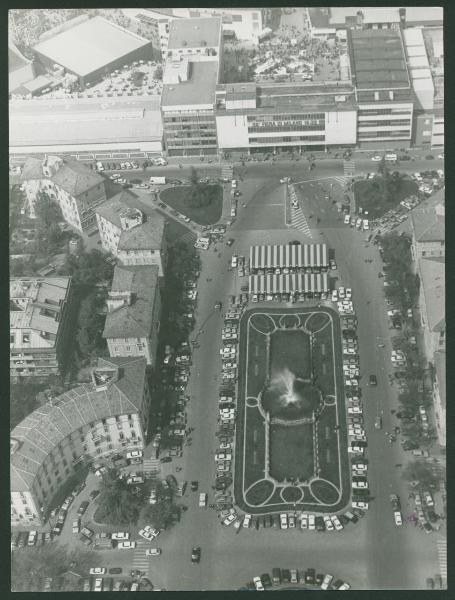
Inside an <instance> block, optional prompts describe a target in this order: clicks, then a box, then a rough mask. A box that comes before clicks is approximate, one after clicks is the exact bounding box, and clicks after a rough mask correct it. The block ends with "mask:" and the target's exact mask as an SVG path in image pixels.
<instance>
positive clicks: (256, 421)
mask: <svg viewBox="0 0 455 600" xmlns="http://www.w3.org/2000/svg"><path fill="white" fill-rule="evenodd" d="M245 452H246V455H247V457H248V460H247V461H246V464H245V488H248V487H249V486H250V485H251V484H252V483H254V482H255V481H257V480H258V479H262V478H263V477H264V466H265V456H264V452H265V431H264V419H263V418H262V415H261V413H260V412H259V410H258V409H257V408H255V407H252V408H247V413H246V440H245Z"/></svg>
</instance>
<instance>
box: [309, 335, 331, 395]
mask: <svg viewBox="0 0 455 600" xmlns="http://www.w3.org/2000/svg"><path fill="white" fill-rule="evenodd" d="M333 360H334V357H333V349H332V327H330V325H328V326H327V327H325V328H324V329H323V330H322V331H320V332H318V333H315V334H314V345H313V370H314V376H315V384H316V385H317V387H318V388H319V389H320V390H321V391H322V393H323V394H333V393H334V391H335V386H334V380H333Z"/></svg>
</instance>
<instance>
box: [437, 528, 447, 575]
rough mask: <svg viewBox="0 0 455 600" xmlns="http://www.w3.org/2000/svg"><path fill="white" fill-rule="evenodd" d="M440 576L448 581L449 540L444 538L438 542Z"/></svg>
mask: <svg viewBox="0 0 455 600" xmlns="http://www.w3.org/2000/svg"><path fill="white" fill-rule="evenodd" d="M437 549H438V561H439V574H440V575H441V577H442V578H443V579H447V540H446V539H444V538H442V539H439V540H438V541H437Z"/></svg>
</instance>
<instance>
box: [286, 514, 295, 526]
mask: <svg viewBox="0 0 455 600" xmlns="http://www.w3.org/2000/svg"><path fill="white" fill-rule="evenodd" d="M288 527H289V528H290V529H293V528H294V527H295V516H294V515H288Z"/></svg>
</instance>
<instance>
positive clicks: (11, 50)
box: [8, 42, 32, 73]
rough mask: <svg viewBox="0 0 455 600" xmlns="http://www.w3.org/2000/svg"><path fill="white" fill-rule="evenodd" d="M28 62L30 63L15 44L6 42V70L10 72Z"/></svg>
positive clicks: (26, 64) (24, 65)
mask: <svg viewBox="0 0 455 600" xmlns="http://www.w3.org/2000/svg"><path fill="white" fill-rule="evenodd" d="M30 64H32V61H31V60H28V58H25V56H24V55H23V54H22V53H21V52H19V50H18V49H17V48H16V46H15V45H14V44H12V43H11V42H10V43H9V44H8V71H9V72H10V73H12V72H13V71H17V70H18V69H22V68H23V67H26V66H28V65H30Z"/></svg>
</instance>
